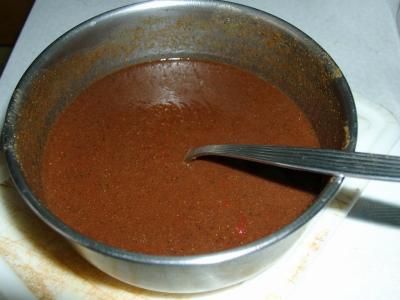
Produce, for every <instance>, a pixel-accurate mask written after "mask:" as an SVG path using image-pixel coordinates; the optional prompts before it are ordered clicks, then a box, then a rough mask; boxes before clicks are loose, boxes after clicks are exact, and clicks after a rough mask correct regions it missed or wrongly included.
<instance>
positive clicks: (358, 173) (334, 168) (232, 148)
mask: <svg viewBox="0 0 400 300" xmlns="http://www.w3.org/2000/svg"><path fill="white" fill-rule="evenodd" d="M206 155H214V156H225V157H231V158H238V159H244V160H249V161H254V162H259V163H264V164H269V165H275V166H279V167H285V168H289V169H296V170H303V171H311V172H316V173H321V174H328V175H336V176H349V177H357V178H366V179H375V180H385V181H400V157H397V156H391V155H381V154H373V153H362V152H346V151H340V150H328V149H316V148H315V149H314V148H296V147H280V146H265V145H207V146H201V147H198V148H194V149H191V150H190V151H189V152H188V154H187V155H186V157H185V160H186V161H190V160H194V159H196V158H198V157H200V156H206Z"/></svg>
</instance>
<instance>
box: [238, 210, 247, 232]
mask: <svg viewBox="0 0 400 300" xmlns="http://www.w3.org/2000/svg"><path fill="white" fill-rule="evenodd" d="M235 230H236V232H237V233H238V234H240V235H244V234H246V233H247V219H246V217H245V216H244V215H242V214H241V215H240V217H239V221H238V222H237V223H236V225H235Z"/></svg>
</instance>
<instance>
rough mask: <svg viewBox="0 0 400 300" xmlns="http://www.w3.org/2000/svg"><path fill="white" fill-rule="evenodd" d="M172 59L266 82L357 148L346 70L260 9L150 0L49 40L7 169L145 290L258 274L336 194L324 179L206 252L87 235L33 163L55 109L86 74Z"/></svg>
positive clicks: (322, 131)
mask: <svg viewBox="0 0 400 300" xmlns="http://www.w3.org/2000/svg"><path fill="white" fill-rule="evenodd" d="M171 57H196V58H207V59H213V60H217V61H221V62H225V63H229V64H233V65H236V66H238V67H240V68H242V69H246V70H250V71H251V72H253V73H256V74H258V75H259V76H261V77H263V78H265V79H266V80H268V81H270V82H272V83H273V84H274V85H276V86H277V87H279V88H280V89H281V90H283V91H284V92H285V93H286V94H287V95H289V96H290V97H291V98H293V99H294V101H296V102H297V104H298V105H299V106H300V107H301V108H302V110H303V111H304V112H305V114H306V115H307V117H308V118H309V119H310V121H311V123H312V124H313V126H314V129H315V131H316V133H317V135H318V137H319V140H320V142H321V145H322V147H324V148H338V149H341V148H342V149H345V150H348V151H353V150H354V148H355V143H356V134H357V119H356V110H355V105H354V102H353V98H352V95H351V92H350V89H349V86H348V84H347V82H346V80H345V78H344V77H343V74H342V72H341V71H340V69H339V68H338V67H337V65H336V64H335V63H334V61H333V60H332V59H331V58H330V56H329V55H328V54H327V53H326V52H325V51H324V50H323V49H322V48H321V47H319V46H318V45H317V44H316V43H315V42H314V41H313V40H312V39H311V38H310V37H308V36H307V35H305V34H304V33H303V32H301V31H300V30H298V29H296V28H295V27H293V26H291V25H290V24H288V23H286V22H285V21H283V20H281V19H279V18H276V17H274V16H272V15H270V14H267V13H265V12H261V11H258V10H255V9H251V8H248V7H245V6H241V5H237V4H232V3H228V2H219V1H154V2H145V3H141V4H137V5H132V6H126V7H123V8H120V9H117V10H113V11H110V12H107V13H105V14H102V15H100V16H97V17H95V18H93V19H90V20H88V21H86V22H84V23H82V24H81V25H79V26H77V27H75V28H73V29H72V30H70V31H69V32H67V33H66V34H64V35H63V36H61V37H60V38H59V39H57V40H56V41H55V42H54V43H52V44H51V45H50V46H49V47H48V48H47V49H46V50H45V51H44V52H43V53H42V54H41V55H40V56H39V57H38V58H37V59H36V60H35V61H34V62H33V64H32V65H31V66H30V67H29V69H28V70H27V71H26V73H25V74H24V76H23V77H22V79H21V80H20V82H19V84H18V86H17V88H16V90H15V92H14V94H13V96H12V99H11V102H10V105H9V107H8V111H7V116H6V121H5V124H4V129H3V137H2V138H3V147H4V151H5V156H6V161H7V164H8V167H9V170H10V173H11V177H12V179H13V181H14V183H15V185H16V187H17V189H18V191H19V192H20V194H21V195H22V197H23V199H24V200H25V202H26V203H27V204H28V205H29V206H30V207H31V209H32V210H33V211H34V212H35V213H36V214H37V215H38V216H39V217H40V218H41V219H42V220H43V221H44V222H46V223H47V224H48V225H49V226H50V227H51V228H53V229H54V230H56V231H57V232H58V233H60V234H61V235H62V236H63V237H65V238H66V239H67V240H68V241H70V242H71V243H72V245H73V246H74V247H75V248H76V249H77V251H78V252H79V253H80V254H81V255H82V256H83V257H85V258H86V259H87V260H88V261H89V262H91V263H92V264H93V265H95V266H96V267H98V268H99V269H101V270H102V271H104V272H106V273H108V274H110V275H111V276H114V277H115V278H118V279H120V280H122V281H124V282H127V283H129V284H133V285H136V286H139V287H143V288H146V289H151V290H156V291H164V292H179V293H189V292H190V293H191V292H202V291H208V290H213V289H218V288H222V287H226V286H229V285H232V284H235V283H238V282H241V281H243V280H246V279H247V278H249V277H251V276H253V275H255V274H257V273H259V272H261V271H262V270H264V269H265V268H266V267H267V266H268V265H270V264H271V263H273V262H274V261H275V260H276V259H277V258H278V257H279V256H280V255H282V254H283V253H284V252H285V251H286V250H287V249H288V248H289V247H290V246H291V245H292V244H293V243H294V242H295V241H296V239H297V238H298V237H299V236H300V234H301V232H302V231H303V229H304V225H305V224H306V223H307V222H308V221H309V220H310V219H311V218H312V217H313V216H314V215H315V214H316V213H317V212H318V211H319V210H320V209H321V208H322V207H323V206H324V205H326V203H327V202H328V201H329V200H330V199H332V198H333V197H334V195H335V193H336V192H337V190H338V188H339V186H340V184H341V182H342V178H337V177H332V178H330V179H329V181H328V183H327V184H326V186H325V188H324V189H323V191H322V192H321V193H320V194H319V196H318V197H317V199H316V200H315V203H314V204H313V205H312V206H311V207H310V208H309V209H308V210H307V211H306V212H305V213H303V214H302V215H301V216H300V217H299V218H297V219H296V220H294V221H293V222H292V223H291V224H289V225H288V226H286V227H284V228H282V229H280V230H278V231H277V232H275V233H274V234H272V235H270V236H267V237H265V238H263V239H260V240H258V241H255V242H253V243H251V244H248V245H245V246H242V247H238V248H234V249H229V250H226V251H222V252H218V253H209V254H205V255H196V256H184V257H168V256H152V255H143V254H138V253H132V252H127V251H123V250H120V249H116V248H113V247H110V246H107V245H104V244H100V243H98V242H96V241H95V240H91V239H90V238H88V237H85V236H83V235H81V234H79V233H77V232H76V231H74V230H73V229H71V228H69V227H68V226H66V225H65V224H64V223H63V222H62V220H60V219H58V218H57V217H56V216H54V215H53V214H52V213H51V212H50V211H49V210H48V209H47V208H46V206H45V205H44V204H43V202H41V200H40V194H41V184H42V183H41V179H40V176H39V170H40V165H41V153H42V149H43V146H44V144H45V141H46V138H47V133H48V130H49V128H50V127H51V125H52V123H53V121H54V119H55V118H56V117H57V115H58V113H59V112H60V111H61V110H62V109H63V107H65V105H67V104H68V103H69V102H70V101H72V100H73V99H74V97H75V96H76V95H78V94H79V92H80V91H82V89H83V88H85V87H86V86H87V85H88V84H89V83H90V82H92V81H93V80H95V79H96V78H99V77H102V76H104V75H105V74H108V73H110V72H112V71H115V70H117V69H120V68H123V67H124V66H127V65H131V64H135V63H139V62H143V61H149V60H159V59H163V58H171Z"/></svg>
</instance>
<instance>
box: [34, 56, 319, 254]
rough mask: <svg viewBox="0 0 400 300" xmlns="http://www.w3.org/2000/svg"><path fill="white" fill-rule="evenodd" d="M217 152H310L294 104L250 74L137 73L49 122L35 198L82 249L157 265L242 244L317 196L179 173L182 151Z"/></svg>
mask: <svg viewBox="0 0 400 300" xmlns="http://www.w3.org/2000/svg"><path fill="white" fill-rule="evenodd" d="M223 143H247V144H256V143H257V144H281V145H297V146H311V147H318V146H319V142H318V140H317V137H316V135H315V133H314V131H313V129H312V127H311V125H310V123H309V121H308V120H307V119H306V117H305V116H304V115H303V113H302V112H301V111H300V109H299V108H298V107H297V106H296V104H295V103H294V102H293V101H292V100H291V99H289V98H288V97H287V96H285V95H284V94H283V93H282V92H280V91H279V90H278V89H277V88H275V87H273V86H271V85H270V84H269V83H267V82H265V81H264V80H262V79H260V78H259V77H257V76H255V75H253V74H250V73H248V72H246V71H243V70H240V69H238V68H236V67H232V66H229V65H225V64H220V63H215V62H210V61H203V60H179V61H157V62H151V63H144V64H140V65H135V66H132V67H129V68H126V69H124V70H121V71H118V72H116V73H113V74H111V75H108V76H106V77H105V78H103V79H101V80H98V81H97V82H95V83H93V84H92V85H90V86H89V87H88V88H87V89H86V90H84V91H83V92H82V93H81V94H80V95H79V96H78V97H77V99H75V101H73V102H72V103H71V104H70V105H68V106H67V107H66V108H65V109H64V111H63V112H62V113H61V114H60V115H59V117H58V118H57V120H56V122H55V123H54V125H53V126H52V128H51V131H50V133H49V137H48V141H47V145H46V147H45V151H44V154H43V167H42V170H41V175H42V182H43V188H44V193H43V198H44V200H45V202H46V204H47V206H48V208H49V209H50V210H51V211H52V212H53V213H54V214H55V215H57V216H58V217H59V218H61V220H63V221H64V222H65V223H66V224H67V225H69V226H71V227H72V228H74V229H75V230H77V231H78V232H80V233H82V234H84V235H86V236H88V237H91V238H93V239H95V240H97V241H100V242H102V243H105V244H108V245H111V246H114V247H118V248H123V249H126V250H131V251H135V252H141V253H147V254H161V255H190V254H199V253H205V252H211V251H218V250H223V249H227V248H231V247H235V246H240V245H243V244H246V243H249V242H252V241H254V240H256V239H259V238H261V237H265V236H267V235H269V234H270V233H272V232H274V231H276V230H277V229H279V228H281V227H282V226H284V225H287V224H288V223H290V222H292V221H293V220H294V219H295V218H296V217H298V216H299V215H300V214H301V213H302V212H304V210H305V209H306V208H307V207H309V205H310V204H311V203H312V202H313V200H314V199H315V193H316V192H318V188H319V185H318V184H315V182H312V181H313V179H315V177H308V176H311V175H307V174H304V173H297V172H294V171H284V170H281V169H278V168H273V167H267V166H262V165H258V164H254V163H245V162H239V161H234V160H229V159H207V160H198V161H195V162H193V163H191V164H190V165H187V164H185V163H184V162H183V158H184V156H185V154H186V152H187V151H188V149H189V148H191V147H194V146H200V145H204V144H223ZM318 178H319V177H317V179H318ZM304 182H310V186H309V185H304V184H303V183H304Z"/></svg>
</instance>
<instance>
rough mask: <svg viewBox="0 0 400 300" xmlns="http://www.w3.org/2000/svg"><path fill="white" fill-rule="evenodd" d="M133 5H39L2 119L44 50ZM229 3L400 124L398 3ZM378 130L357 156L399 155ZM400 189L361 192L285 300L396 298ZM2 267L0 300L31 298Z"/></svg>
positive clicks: (374, 187) (60, 1) (1, 82)
mask: <svg viewBox="0 0 400 300" xmlns="http://www.w3.org/2000/svg"><path fill="white" fill-rule="evenodd" d="M133 2H135V1H128V0H68V1H64V0H37V1H36V2H35V4H34V7H33V9H32V11H31V14H30V16H29V18H28V20H27V22H26V24H25V26H24V28H23V31H22V33H21V35H20V37H19V39H18V42H17V44H16V46H15V48H14V51H13V53H12V55H11V57H10V59H9V62H8V64H7V66H6V68H5V70H4V73H3V75H2V77H1V78H0V115H1V118H3V117H4V112H5V108H6V106H7V103H8V101H9V98H10V96H11V94H12V92H13V89H14V88H15V86H16V84H17V82H18V80H19V78H20V77H21V76H22V74H23V72H24V71H25V69H26V68H27V67H28V66H29V64H30V63H31V62H32V61H33V59H34V58H35V57H36V56H37V55H38V54H39V53H40V52H41V51H42V50H43V49H44V48H45V47H46V46H48V45H49V43H51V42H52V41H53V40H54V39H55V38H57V37H58V36H60V35H61V34H62V33H64V32H65V31H67V30H68V29H70V28H71V27H73V26H75V25H77V24H79V23H80V22H82V21H84V20H85V19H87V18H90V17H92V16H95V15H97V14H99V13H101V12H104V11H106V10H109V9H112V8H116V7H119V6H122V5H126V4H130V3H133ZM136 2H138V1H136ZM235 2H239V3H243V4H246V5H249V6H254V7H257V8H259V9H263V10H265V11H267V12H270V13H272V14H274V15H276V16H279V17H281V18H283V19H285V20H286V21H288V22H290V23H292V24H293V25H295V26H297V27H298V28H300V29H301V30H303V31H304V32H306V33H307V34H308V35H310V36H311V37H312V38H314V39H315V40H316V41H317V42H318V43H319V44H320V45H321V46H322V47H323V48H325V50H327V52H328V53H330V54H331V56H332V57H333V59H334V60H335V61H336V62H337V63H338V65H339V66H340V68H341V69H342V71H343V73H344V74H345V76H346V78H347V80H348V82H349V84H350V87H351V89H352V91H353V92H354V93H355V94H356V95H358V97H360V98H362V99H367V101H370V102H372V103H373V105H375V106H376V107H378V108H379V107H380V109H382V110H385V111H386V113H387V114H388V115H389V116H390V114H391V115H392V116H393V119H394V120H395V122H396V120H397V122H398V123H400V34H399V31H398V29H399V28H398V24H397V23H396V17H400V16H399V14H398V7H399V2H400V1H399V0H386V1H375V0H350V1H349V0H331V1H321V0H303V1H295V0H279V1H278V0H276V1H274V0H270V1H263V0H254V1H250V0H247V1H235ZM398 22H400V20H399V19H398ZM367 123H368V122H367ZM397 125H398V124H397ZM382 126H383V127H382V128H381V129H382V132H384V133H385V132H386V134H381V136H379V137H375V139H374V141H376V142H374V143H370V142H369V141H368V140H369V137H368V136H365V135H364V137H363V138H364V141H360V144H359V145H358V149H359V150H368V151H376V152H390V153H393V154H397V155H400V141H399V140H398V138H397V137H398V136H399V133H398V132H397V128H398V127H397V126H395V125H393V126H387V127H385V124H383V125H382ZM385 128H387V130H389V131H393V132H387V130H386V129H385ZM395 131H396V132H395ZM365 132H367V131H365ZM4 174H6V173H4V172H3V178H4V176H5V175H4ZM0 179H1V178H0ZM399 187H400V185H399V184H394V183H382V182H371V183H369V184H368V185H367V187H366V188H365V189H364V191H363V192H362V195H361V197H360V199H359V200H358V201H357V203H356V204H355V206H354V207H353V209H352V210H351V212H350V213H349V215H348V216H347V218H345V219H344V220H343V222H340V224H338V226H337V229H336V231H335V233H334V234H332V235H331V236H330V238H329V241H328V242H327V243H326V245H325V246H324V250H323V251H322V252H321V253H320V254H319V255H318V257H316V258H315V259H314V260H313V263H312V266H310V267H309V268H308V270H307V274H306V276H303V277H302V279H301V282H299V284H297V285H296V288H295V292H294V293H292V294H291V296H290V299H321V298H323V299H400V272H399V270H400V255H399V253H400V199H399V198H400V196H398V195H399V193H398V190H399ZM1 256H3V255H2V254H1V252H0V257H1ZM5 261H7V259H6V257H3V259H2V260H0V299H2V298H5V299H7V298H9V299H29V298H28V297H30V296H29V291H28V290H27V289H26V288H24V287H22V285H23V284H22V281H20V280H19V279H18V278H17V277H16V276H15V274H13V272H12V271H11V269H12V266H8V265H7V264H6V263H5ZM10 267H11V268H10ZM25 283H26V282H25ZM60 298H62V297H60ZM271 299H272V298H271ZM277 299H280V298H277Z"/></svg>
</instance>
